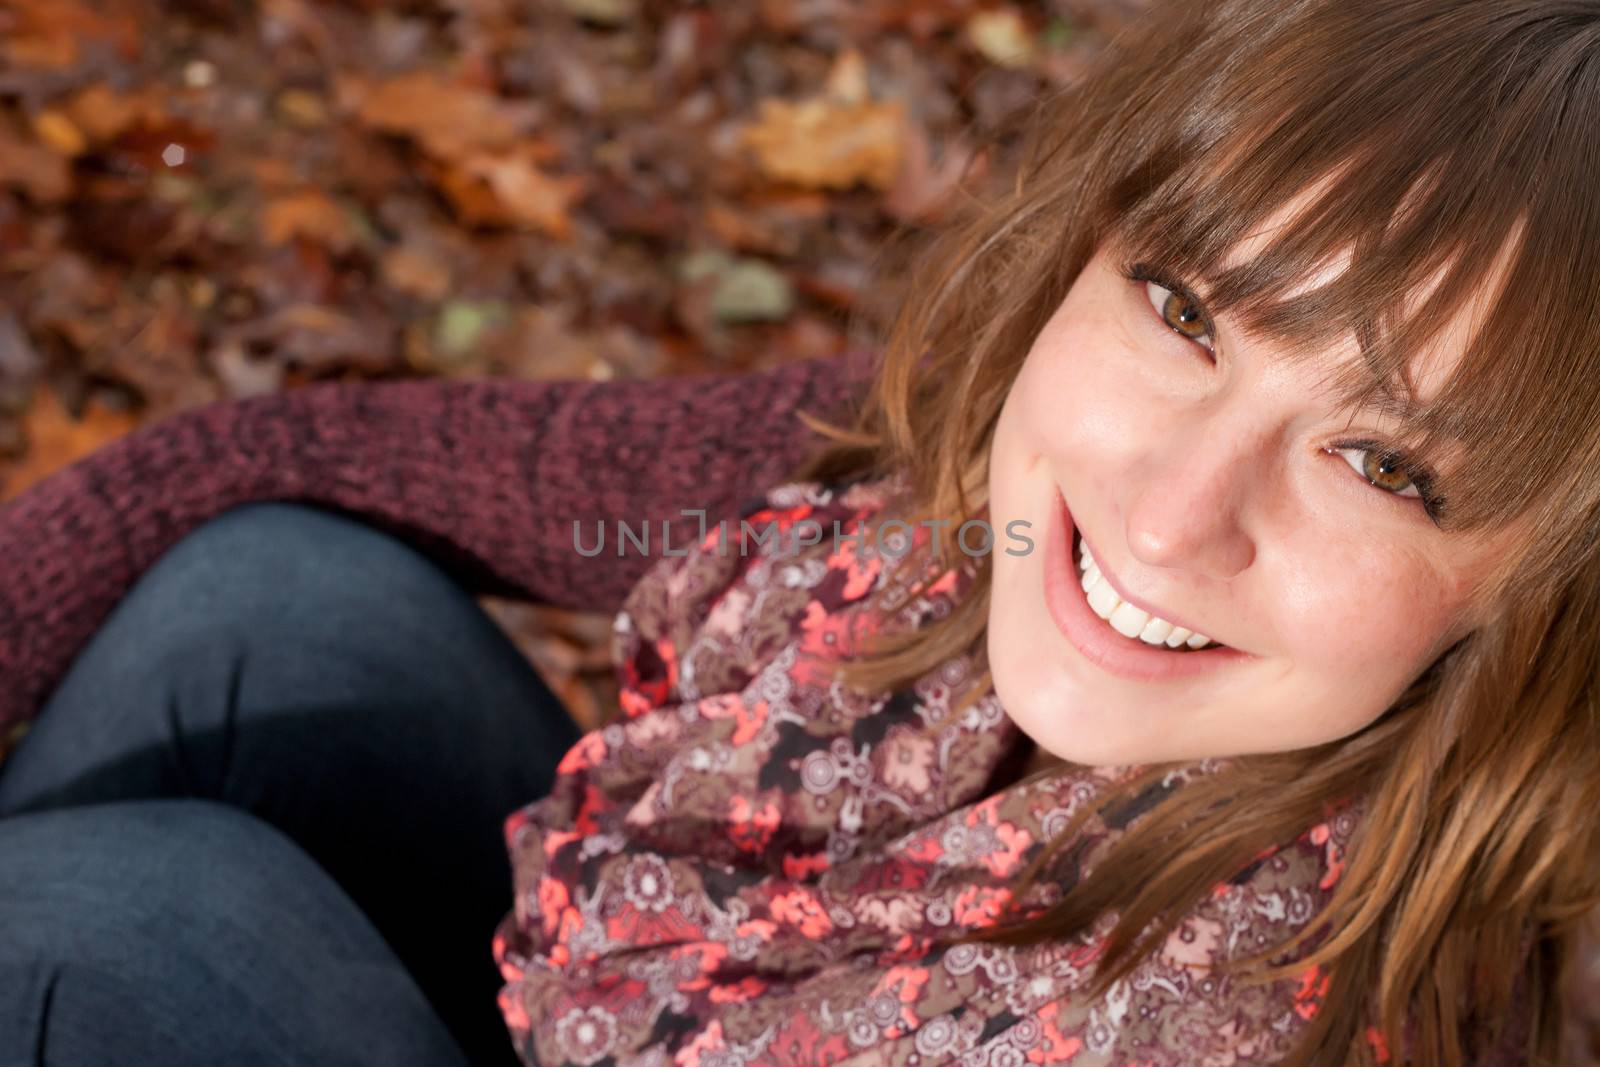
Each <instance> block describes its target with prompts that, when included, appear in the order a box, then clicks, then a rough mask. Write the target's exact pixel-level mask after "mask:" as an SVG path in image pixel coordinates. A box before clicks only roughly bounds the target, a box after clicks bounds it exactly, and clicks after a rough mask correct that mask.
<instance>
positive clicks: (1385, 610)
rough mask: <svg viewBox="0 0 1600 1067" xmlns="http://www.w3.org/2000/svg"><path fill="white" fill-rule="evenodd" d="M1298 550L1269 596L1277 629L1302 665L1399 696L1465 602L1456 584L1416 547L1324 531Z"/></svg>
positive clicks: (1342, 682)
mask: <svg viewBox="0 0 1600 1067" xmlns="http://www.w3.org/2000/svg"><path fill="white" fill-rule="evenodd" d="M1298 554H1299V556H1300V559H1301V563H1300V565H1299V566H1297V567H1296V568H1294V571H1293V576H1292V577H1287V578H1285V579H1283V580H1281V581H1280V582H1279V583H1277V589H1278V592H1277V595H1276V596H1274V597H1273V598H1272V599H1273V600H1274V601H1275V602H1276V611H1275V612H1274V614H1275V615H1276V616H1277V618H1276V620H1275V626H1274V630H1275V631H1276V632H1277V633H1278V634H1280V635H1281V640H1282V645H1281V648H1282V653H1283V654H1284V656H1285V657H1286V658H1287V659H1289V660H1290V661H1291V662H1293V663H1294V664H1295V665H1296V668H1297V669H1300V670H1305V671H1307V672H1309V673H1312V674H1315V675H1319V676H1321V677H1323V678H1324V679H1326V680H1328V681H1329V683H1330V684H1334V685H1335V686H1336V687H1339V686H1349V685H1351V684H1352V680H1353V681H1354V684H1355V685H1357V686H1361V687H1365V688H1369V689H1372V690H1374V691H1380V692H1388V691H1390V690H1392V691H1393V695H1395V696H1398V695H1399V691H1400V690H1402V689H1403V688H1404V687H1405V686H1406V685H1407V684H1409V683H1410V681H1411V680H1412V679H1413V678H1415V677H1416V675H1417V674H1419V673H1421V671H1422V670H1423V669H1424V668H1426V667H1427V665H1428V663H1429V662H1430V661H1431V659H1432V657H1433V655H1434V654H1435V651H1436V649H1437V647H1438V642H1439V640H1440V638H1441V637H1442V636H1443V635H1444V633H1445V631H1446V630H1447V629H1448V628H1449V627H1450V626H1451V625H1452V624H1453V623H1454V622H1455V621H1456V616H1457V613H1458V612H1459V611H1461V610H1462V609H1463V607H1464V605H1463V604H1462V603H1461V602H1460V601H1461V596H1460V593H1459V590H1458V588H1457V583H1454V582H1452V581H1451V580H1450V579H1449V577H1448V576H1447V575H1444V574H1441V573H1439V571H1438V569H1437V568H1436V567H1435V566H1434V565H1432V564H1430V563H1429V562H1428V560H1427V559H1426V558H1425V557H1423V556H1421V555H1420V554H1419V553H1416V552H1411V551H1398V550H1394V549H1392V548H1390V549H1386V550H1384V551H1383V552H1381V553H1380V552H1375V551H1373V550H1372V548H1371V545H1370V544H1328V543H1327V542H1326V541H1325V540H1324V539H1320V538H1319V539H1315V540H1311V541H1310V543H1308V544H1306V545H1305V546H1302V548H1301V549H1300V550H1299V552H1298ZM1281 573H1282V572H1280V574H1281Z"/></svg>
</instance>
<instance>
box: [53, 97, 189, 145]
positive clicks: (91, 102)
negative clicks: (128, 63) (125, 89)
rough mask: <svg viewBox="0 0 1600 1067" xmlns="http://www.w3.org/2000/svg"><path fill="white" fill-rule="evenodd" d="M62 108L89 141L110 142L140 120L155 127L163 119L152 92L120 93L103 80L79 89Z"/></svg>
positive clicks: (163, 114)
mask: <svg viewBox="0 0 1600 1067" xmlns="http://www.w3.org/2000/svg"><path fill="white" fill-rule="evenodd" d="M62 110H63V111H64V112H65V113H66V116H67V118H68V119H70V120H71V121H72V124H73V125H74V126H76V127H77V128H78V129H79V130H80V131H82V133H83V135H84V136H85V137H87V138H88V139H89V141H90V143H92V144H99V143H102V142H105V141H110V140H112V139H113V138H115V137H117V136H118V135H119V134H121V133H122V132H123V131H124V130H127V129H129V128H131V127H133V126H135V125H138V124H140V123H144V124H147V125H152V126H154V125H159V124H160V123H162V122H163V121H164V120H165V119H166V115H165V113H164V112H163V111H162V109H161V105H160V104H159V103H158V102H157V100H156V97H155V95H154V94H153V93H152V92H150V91H142V92H138V93H119V92H117V91H116V90H114V89H112V88H111V87H110V86H109V85H107V84H106V83H105V82H95V83H94V84H93V85H89V86H86V87H84V88H83V89H81V90H79V91H78V92H77V93H76V94H74V95H73V96H72V97H71V98H70V99H69V100H67V101H66V103H64V104H63V105H62Z"/></svg>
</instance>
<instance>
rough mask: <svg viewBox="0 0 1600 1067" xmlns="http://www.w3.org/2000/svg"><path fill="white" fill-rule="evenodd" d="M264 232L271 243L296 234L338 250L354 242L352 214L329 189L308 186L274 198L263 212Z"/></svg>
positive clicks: (265, 238)
mask: <svg viewBox="0 0 1600 1067" xmlns="http://www.w3.org/2000/svg"><path fill="white" fill-rule="evenodd" d="M261 236H262V239H263V240H265V241H266V242H267V243H268V244H270V245H285V244H288V243H289V242H290V241H292V240H294V238H296V237H304V238H306V239H307V240H310V241H316V242H318V243H319V244H322V245H324V246H326V247H328V248H330V249H332V250H333V251H335V252H343V251H346V250H348V249H349V248H350V247H351V246H352V245H353V244H354V243H355V230H354V228H353V227H352V226H351V224H350V218H349V216H348V215H347V214H346V213H345V212H344V210H343V209H342V208H340V207H339V205H338V204H336V203H335V202H334V201H333V199H332V198H331V197H329V196H328V195H327V194H326V193H322V192H319V191H317V190H315V189H305V190H302V191H300V192H297V193H290V194H288V195H286V196H279V197H276V198H274V199H273V200H272V201H271V202H269V203H268V204H267V206H266V207H265V208H263V209H262V212H261Z"/></svg>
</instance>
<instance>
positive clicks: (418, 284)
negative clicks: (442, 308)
mask: <svg viewBox="0 0 1600 1067" xmlns="http://www.w3.org/2000/svg"><path fill="white" fill-rule="evenodd" d="M379 268H380V269H381V270H382V271H383V278H384V281H386V282H388V283H389V284H390V285H392V286H394V287H395V288H396V289H399V290H400V291H401V292H404V293H410V294H411V295H412V296H416V297H421V298H422V299H423V300H430V301H432V300H440V299H442V298H443V297H444V295H445V294H446V293H448V292H449V291H450V268H449V266H448V265H447V264H446V263H444V262H443V261H442V258H441V257H440V256H437V255H430V254H429V253H428V252H427V251H426V250H425V249H423V248H419V247H417V246H415V245H401V246H400V247H398V248H394V249H391V250H390V251H388V252H387V253H385V254H384V257H383V259H382V261H381V262H380V264H379Z"/></svg>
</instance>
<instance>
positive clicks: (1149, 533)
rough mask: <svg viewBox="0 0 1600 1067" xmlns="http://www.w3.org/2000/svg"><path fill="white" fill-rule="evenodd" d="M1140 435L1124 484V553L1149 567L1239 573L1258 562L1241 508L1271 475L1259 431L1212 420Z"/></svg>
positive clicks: (1223, 576)
mask: <svg viewBox="0 0 1600 1067" xmlns="http://www.w3.org/2000/svg"><path fill="white" fill-rule="evenodd" d="M1145 440H1146V448H1147V451H1146V454H1145V456H1144V457H1143V462H1142V463H1140V464H1138V465H1137V467H1136V468H1135V470H1134V471H1132V472H1130V473H1131V474H1132V477H1129V478H1127V479H1125V481H1124V484H1125V487H1126V490H1127V492H1128V494H1129V495H1128V498H1127V506H1126V507H1125V508H1124V511H1123V515H1124V516H1125V524H1126V536H1127V541H1128V550H1129V552H1130V553H1131V554H1132V555H1133V557H1134V558H1135V559H1137V560H1139V562H1141V563H1145V564H1148V565H1150V566H1152V567H1164V568H1168V569H1171V570H1186V571H1190V572H1192V573H1195V574H1200V575H1204V576H1205V577H1207V578H1213V579H1217V580H1219V581H1226V580H1228V579H1230V578H1233V577H1235V576H1237V575H1238V574H1239V573H1240V572H1241V571H1243V570H1244V569H1245V568H1246V567H1248V566H1250V564H1251V563H1252V562H1253V561H1254V560H1255V541H1254V539H1253V538H1252V537H1251V535H1250V533H1249V532H1248V531H1247V530H1246V529H1245V527H1244V525H1243V524H1242V523H1241V521H1240V520H1241V518H1242V516H1243V514H1244V505H1245V503H1246V501H1247V500H1248V499H1249V497H1250V494H1251V493H1252V492H1259V491H1260V490H1261V486H1262V483H1263V482H1265V481H1266V480H1267V479H1268V478H1269V477H1270V475H1269V473H1268V471H1267V470H1266V467H1265V465H1264V463H1263V457H1264V456H1266V455H1270V452H1268V451H1266V450H1265V449H1264V446H1263V444H1262V434H1261V433H1260V432H1257V431H1252V430H1250V429H1249V428H1245V427H1241V426H1239V425H1237V424H1235V425H1233V426H1226V425H1221V424H1220V423H1219V422H1218V421H1217V420H1215V419H1212V420H1197V421H1196V422H1194V423H1186V424H1181V425H1180V424H1172V425H1171V426H1170V427H1169V430H1168V432H1166V433H1162V434H1159V435H1156V436H1153V437H1149V438H1146V439H1145Z"/></svg>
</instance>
